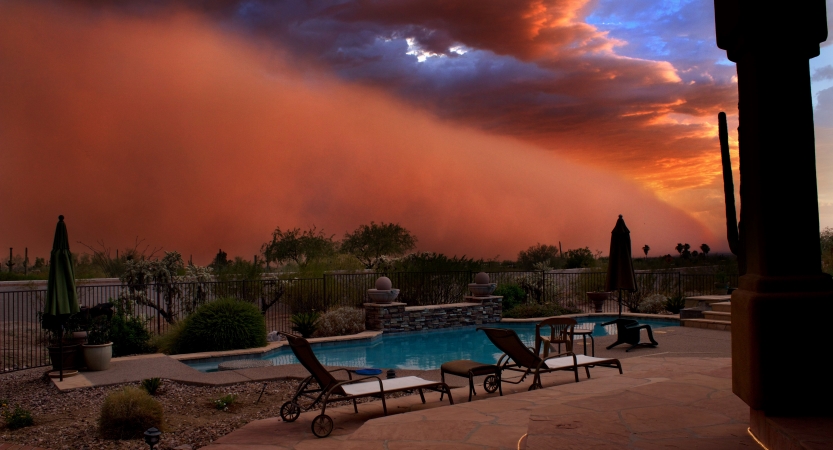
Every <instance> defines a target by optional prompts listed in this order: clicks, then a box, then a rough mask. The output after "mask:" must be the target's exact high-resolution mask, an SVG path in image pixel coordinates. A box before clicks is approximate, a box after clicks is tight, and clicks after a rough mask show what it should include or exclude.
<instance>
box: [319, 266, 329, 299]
mask: <svg viewBox="0 0 833 450" xmlns="http://www.w3.org/2000/svg"><path fill="white" fill-rule="evenodd" d="M321 282H322V283H323V284H324V288H323V289H322V290H323V291H324V293H323V294H322V295H321V296H322V297H324V304H325V305H329V304H330V302H328V301H327V274H326V273H325V274H322V275H321Z"/></svg>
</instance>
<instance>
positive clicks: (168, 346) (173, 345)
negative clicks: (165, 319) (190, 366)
mask: <svg viewBox="0 0 833 450" xmlns="http://www.w3.org/2000/svg"><path fill="white" fill-rule="evenodd" d="M184 328H185V321H184V320H180V321H179V322H177V323H175V324H173V325H171V326H169V327H168V331H166V332H165V333H164V334H162V335H159V336H154V337H153V338H152V339H151V342H150V346H151V347H154V348H156V349H158V350H159V351H160V352H162V353H164V354H166V355H175V354H177V353H179V352H178V350H179V349H178V348H177V343H178V342H179V337H180V336H181V335H182V330H183V329H184Z"/></svg>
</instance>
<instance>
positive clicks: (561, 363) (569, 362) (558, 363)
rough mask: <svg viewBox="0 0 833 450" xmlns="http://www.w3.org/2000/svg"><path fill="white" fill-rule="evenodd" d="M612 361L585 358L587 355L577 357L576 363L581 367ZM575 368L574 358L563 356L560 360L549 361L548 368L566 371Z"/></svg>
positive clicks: (590, 357)
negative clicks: (565, 369) (568, 368)
mask: <svg viewBox="0 0 833 450" xmlns="http://www.w3.org/2000/svg"><path fill="white" fill-rule="evenodd" d="M608 361H610V359H608V358H594V357H592V356H585V355H576V363H577V364H578V365H579V366H587V365H592V364H597V363H600V362H608ZM572 366H573V357H572V356H562V357H560V358H553V359H548V360H547V367H549V368H550V369H564V368H567V367H572Z"/></svg>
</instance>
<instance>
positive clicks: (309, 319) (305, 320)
mask: <svg viewBox="0 0 833 450" xmlns="http://www.w3.org/2000/svg"><path fill="white" fill-rule="evenodd" d="M320 317H321V314H319V313H317V312H315V311H312V312H308V313H297V314H293V315H292V317H290V318H289V321H290V322H292V331H294V332H296V333H298V334H300V335H301V336H303V337H305V338H308V337H310V336H312V335H313V334H315V332H316V330H318V320H319V318H320Z"/></svg>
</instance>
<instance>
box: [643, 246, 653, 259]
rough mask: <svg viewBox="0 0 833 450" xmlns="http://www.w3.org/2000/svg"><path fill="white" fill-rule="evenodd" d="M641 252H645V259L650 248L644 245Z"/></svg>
mask: <svg viewBox="0 0 833 450" xmlns="http://www.w3.org/2000/svg"><path fill="white" fill-rule="evenodd" d="M642 251H643V252H645V258H647V257H648V252H649V251H651V247H649V246H648V244H645V246H644V247H642Z"/></svg>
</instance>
